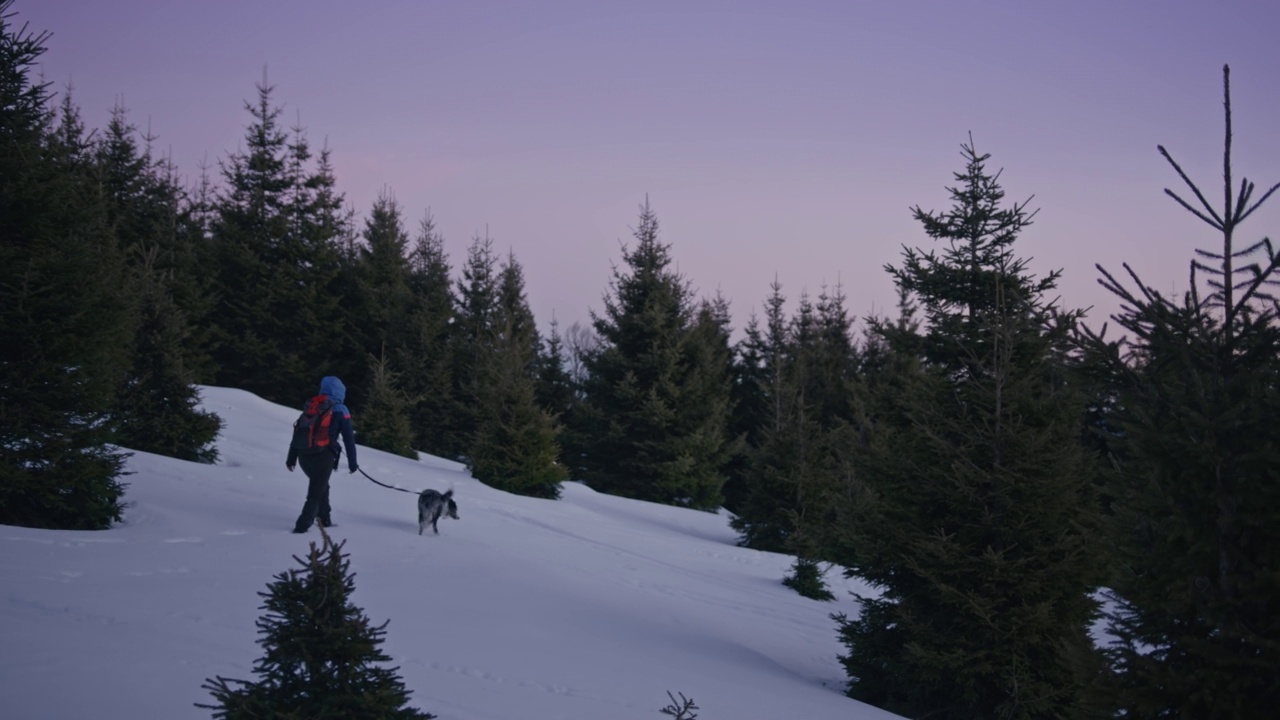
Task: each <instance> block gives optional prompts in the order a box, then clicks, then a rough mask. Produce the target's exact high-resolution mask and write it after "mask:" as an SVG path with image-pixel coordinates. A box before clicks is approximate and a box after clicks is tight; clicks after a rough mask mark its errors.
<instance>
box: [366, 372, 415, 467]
mask: <svg viewBox="0 0 1280 720" xmlns="http://www.w3.org/2000/svg"><path fill="white" fill-rule="evenodd" d="M370 363H371V365H372V368H373V370H372V375H373V384H372V386H371V387H370V388H369V399H368V401H367V402H366V404H365V407H364V414H363V417H364V420H362V421H361V423H360V444H361V445H367V446H369V447H371V448H375V449H377V450H385V451H387V452H390V453H395V454H397V455H402V456H404V457H407V458H412V459H414V460H417V459H418V453H417V451H415V450H414V449H413V428H412V427H411V426H410V424H409V398H407V397H405V394H404V392H403V391H402V390H401V389H400V383H401V381H400V376H399V374H398V373H396V372H395V371H393V370H392V369H391V367H390V365H389V363H388V362H387V354H386V352H385V351H383V353H382V354H381V355H380V356H378V357H376V358H374V357H370Z"/></svg>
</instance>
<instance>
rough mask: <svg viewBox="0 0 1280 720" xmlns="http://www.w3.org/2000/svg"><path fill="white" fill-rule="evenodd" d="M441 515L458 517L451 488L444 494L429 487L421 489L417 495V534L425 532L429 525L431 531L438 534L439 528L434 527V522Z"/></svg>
mask: <svg viewBox="0 0 1280 720" xmlns="http://www.w3.org/2000/svg"><path fill="white" fill-rule="evenodd" d="M442 515H443V516H447V517H451V518H453V519H454V520H457V519H458V503H456V502H454V501H453V490H452V489H450V490H449V491H448V492H446V493H444V494H441V493H439V492H437V491H435V490H431V489H427V490H423V491H422V492H421V493H420V494H419V495H418V534H419V535H421V534H422V533H424V532H426V530H427V526H428V525H430V526H431V532H433V533H435V534H436V535H439V534H440V529H439V528H437V527H436V523H437V522H438V521H439V520H440V516H442Z"/></svg>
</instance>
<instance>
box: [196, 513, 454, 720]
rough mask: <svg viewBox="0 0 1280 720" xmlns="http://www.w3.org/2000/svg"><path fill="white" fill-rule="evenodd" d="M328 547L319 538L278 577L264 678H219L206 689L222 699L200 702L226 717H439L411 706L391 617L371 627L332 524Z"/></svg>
mask: <svg viewBox="0 0 1280 720" xmlns="http://www.w3.org/2000/svg"><path fill="white" fill-rule="evenodd" d="M320 533H321V535H322V537H323V538H324V542H323V544H322V545H321V546H320V547H317V546H316V544H315V543H314V542H313V543H311V550H310V552H309V553H308V555H307V558H306V559H305V560H304V559H302V558H299V557H298V556H296V555H295V556H294V560H297V561H298V563H299V564H300V565H301V566H302V567H301V569H291V570H288V571H286V572H282V573H280V574H278V575H276V576H275V581H274V582H272V583H270V584H268V585H267V592H264V593H258V594H259V595H260V596H261V597H262V598H264V599H265V603H264V604H263V606H262V609H263V610H265V611H266V613H265V614H264V615H263V616H262V617H261V618H259V619H258V621H257V623H256V624H257V626H258V632H259V634H260V635H261V638H259V640H258V644H259V645H261V646H262V648H263V650H264V654H263V656H262V657H261V658H259V659H258V660H257V662H255V663H254V667H253V674H254V675H256V676H257V678H258V679H257V680H256V681H252V682H251V681H248V680H235V679H229V678H224V677H221V676H219V677H216V678H214V679H212V680H206V681H205V683H204V685H202V686H201V687H203V688H204V689H206V690H208V691H209V692H210V693H211V694H212V695H213V697H214V700H216V701H217V703H216V704H214V705H204V704H200V703H196V706H197V707H202V708H208V709H210V710H213V711H214V712H213V716H214V717H215V718H219V719H225V720H248V719H249V718H267V717H275V718H310V719H312V720H354V719H357V718H361V719H366V720H388V719H395V720H429V718H434V717H435V715H432V714H430V713H426V712H423V711H421V710H417V709H414V708H410V707H408V706H407V705H406V703H407V702H408V699H409V694H410V692H409V691H408V690H406V689H405V687H404V683H403V681H401V679H400V678H399V676H398V675H397V670H399V668H395V667H392V668H388V667H385V666H384V663H387V662H389V661H390V660H391V658H390V657H388V656H387V655H386V654H385V653H383V652H382V650H381V649H380V648H379V645H381V644H382V642H383V639H384V636H385V635H386V630H385V628H386V626H387V623H385V622H384V623H383V624H382V625H379V626H377V627H374V626H371V625H370V623H369V618H368V617H366V616H365V614H364V612H363V611H362V610H360V608H358V607H356V606H354V605H352V604H351V602H350V596H351V593H352V591H353V590H354V589H355V583H354V580H353V577H354V576H353V575H352V574H351V572H350V563H349V561H348V560H347V559H346V557H345V556H344V555H343V554H342V546H343V545H344V544H345V541H344V542H340V543H336V544H335V543H334V542H333V541H332V540H331V539H330V538H329V535H328V534H327V533H325V531H324V528H321V529H320Z"/></svg>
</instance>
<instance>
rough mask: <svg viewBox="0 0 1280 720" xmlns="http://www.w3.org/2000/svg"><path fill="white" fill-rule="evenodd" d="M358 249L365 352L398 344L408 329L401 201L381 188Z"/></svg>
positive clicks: (408, 271) (407, 268)
mask: <svg viewBox="0 0 1280 720" xmlns="http://www.w3.org/2000/svg"><path fill="white" fill-rule="evenodd" d="M363 236H364V241H365V245H364V247H363V248H361V249H360V261H359V269H360V283H361V298H360V303H359V304H360V306H361V312H360V317H361V320H360V322H359V323H358V327H360V328H361V330H362V331H363V332H364V334H365V336H366V338H367V339H366V341H365V342H366V346H367V347H366V352H373V351H375V350H376V349H377V348H380V347H383V346H386V347H389V348H392V349H393V350H394V349H395V348H398V347H401V346H402V345H403V344H404V342H405V333H406V331H407V330H408V317H409V308H410V302H411V299H412V295H411V291H410V288H409V277H410V274H411V272H412V271H411V268H410V265H409V258H408V247H409V235H408V233H406V232H405V229H404V222H403V220H402V218H401V212H400V203H398V202H397V201H396V199H395V196H394V195H392V194H391V192H390V190H387V189H385V188H384V189H383V190H382V191H381V192H380V193H379V194H378V197H377V199H376V200H375V201H374V203H373V208H372V209H371V210H370V211H369V217H368V218H367V219H366V220H365V227H364V233H363Z"/></svg>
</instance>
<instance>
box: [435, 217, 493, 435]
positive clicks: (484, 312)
mask: <svg viewBox="0 0 1280 720" xmlns="http://www.w3.org/2000/svg"><path fill="white" fill-rule="evenodd" d="M497 276H498V261H497V257H496V256H495V255H494V252H493V240H491V239H490V238H488V237H480V236H479V235H476V236H475V237H473V238H472V239H471V245H470V246H468V248H467V259H466V262H465V263H464V264H463V266H462V277H461V278H459V279H458V283H457V304H456V305H455V315H454V319H455V322H454V325H453V328H452V331H451V333H450V362H451V365H452V373H451V377H452V381H453V382H452V387H451V388H450V390H451V392H450V399H451V401H452V402H451V404H450V406H449V408H448V413H447V414H446V415H445V416H443V417H441V418H439V419H438V422H443V423H444V424H445V426H446V428H447V441H446V447H447V448H448V449H449V453H448V456H449V457H458V458H465V457H466V456H467V453H469V452H470V451H471V443H472V442H473V441H474V439H475V436H476V432H477V431H478V430H479V429H480V422H481V413H482V410H481V407H482V404H483V402H484V400H483V391H484V383H485V377H484V373H485V372H486V371H487V368H488V364H489V362H490V361H491V359H492V356H493V353H494V344H495V339H496V335H497V332H498V326H497V315H498V277H497Z"/></svg>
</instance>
